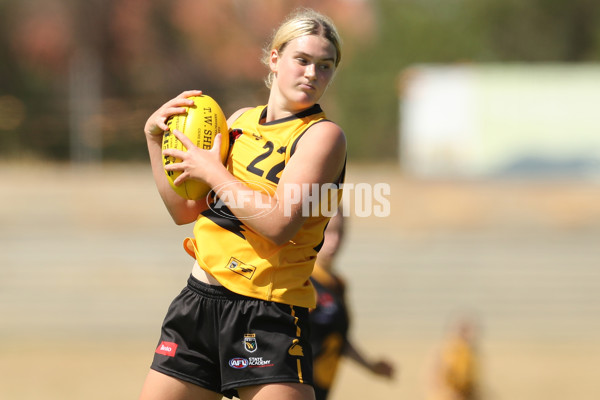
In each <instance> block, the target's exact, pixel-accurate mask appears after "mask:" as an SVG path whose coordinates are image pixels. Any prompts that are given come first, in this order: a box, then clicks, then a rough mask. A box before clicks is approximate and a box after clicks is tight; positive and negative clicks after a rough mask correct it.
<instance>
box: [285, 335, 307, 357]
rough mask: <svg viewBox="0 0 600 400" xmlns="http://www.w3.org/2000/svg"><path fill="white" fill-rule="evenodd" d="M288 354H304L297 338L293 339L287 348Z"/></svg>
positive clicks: (301, 355)
mask: <svg viewBox="0 0 600 400" xmlns="http://www.w3.org/2000/svg"><path fill="white" fill-rule="evenodd" d="M288 354H289V355H290V356H298V357H303V356H304V350H303V349H302V346H301V345H300V341H299V340H298V339H294V341H293V342H292V345H291V346H290V348H289V349H288Z"/></svg>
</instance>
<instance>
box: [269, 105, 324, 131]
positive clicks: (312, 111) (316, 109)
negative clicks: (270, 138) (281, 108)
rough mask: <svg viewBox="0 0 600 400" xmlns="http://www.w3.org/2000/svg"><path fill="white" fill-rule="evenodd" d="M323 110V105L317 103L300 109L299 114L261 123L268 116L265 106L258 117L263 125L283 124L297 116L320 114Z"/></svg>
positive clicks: (299, 117)
mask: <svg viewBox="0 0 600 400" xmlns="http://www.w3.org/2000/svg"><path fill="white" fill-rule="evenodd" d="M322 112H323V110H322V109H321V106H320V105H318V104H315V105H314V106H312V107H310V108H307V109H306V110H304V111H300V112H299V113H298V114H294V115H290V116H288V117H284V118H280V119H276V120H275V121H270V122H265V123H264V124H261V123H260V121H262V120H263V119H265V118H267V107H265V108H264V109H263V110H262V112H261V113H260V117H259V118H258V121H259V124H260V125H263V126H268V125H275V124H281V123H283V122H288V121H292V120H294V119H296V118H298V119H301V118H306V117H308V116H311V115H313V114H319V113H322Z"/></svg>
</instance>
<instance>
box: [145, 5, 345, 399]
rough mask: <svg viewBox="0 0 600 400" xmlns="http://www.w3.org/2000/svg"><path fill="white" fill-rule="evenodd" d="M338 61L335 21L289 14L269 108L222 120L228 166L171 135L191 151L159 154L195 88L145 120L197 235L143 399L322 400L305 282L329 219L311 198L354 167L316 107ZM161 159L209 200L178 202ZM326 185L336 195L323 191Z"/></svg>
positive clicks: (189, 242)
mask: <svg viewBox="0 0 600 400" xmlns="http://www.w3.org/2000/svg"><path fill="white" fill-rule="evenodd" d="M340 60H341V48H340V38H339V35H338V33H337V30H336V28H335V27H334V25H333V24H332V23H331V21H330V20H329V19H328V18H326V17H324V16H323V15H321V14H318V13H316V12H314V11H312V10H302V11H300V12H298V13H295V14H294V15H292V16H291V17H289V18H288V19H287V20H286V21H285V22H284V23H283V24H282V25H281V26H280V27H279V28H278V30H277V31H276V32H275V34H274V36H273V39H272V42H271V43H270V45H269V46H268V48H267V49H266V51H265V58H264V62H265V63H266V65H267V66H268V68H269V71H270V73H269V77H268V78H267V79H266V83H267V86H268V87H269V88H270V94H269V98H268V102H267V104H266V105H261V106H258V107H253V108H243V109H241V110H238V111H237V112H235V113H233V115H232V116H231V117H230V118H229V119H228V126H229V134H230V140H231V144H230V152H229V156H228V159H227V162H226V165H225V166H224V165H223V164H222V163H221V161H220V159H219V148H220V138H219V136H217V138H216V139H215V145H214V147H213V149H212V150H203V149H200V148H198V147H196V146H194V145H193V144H192V143H191V142H190V141H189V140H188V139H187V138H186V137H185V136H184V135H183V134H182V133H181V132H178V131H174V132H173V134H175V135H176V136H177V137H178V138H179V139H180V140H181V141H182V142H183V144H184V145H185V146H186V148H187V152H182V151H178V150H173V149H171V150H165V151H164V152H163V151H162V149H161V141H162V139H163V133H164V131H166V130H167V129H168V127H167V125H166V123H165V121H166V120H167V119H168V118H169V117H170V116H172V115H177V114H183V113H185V112H186V107H188V106H191V105H192V104H193V102H192V100H191V99H190V97H191V96H197V95H200V94H201V92H200V91H196V90H191V91H187V92H184V93H182V94H180V95H179V96H177V97H176V98H174V99H172V100H170V101H168V102H166V103H165V104H164V105H163V106H162V107H160V108H159V109H158V110H157V111H156V112H155V113H154V114H152V115H151V116H150V118H149V119H148V121H147V122H146V126H145V129H144V130H145V135H146V139H147V143H148V151H149V154H150V160H151V165H152V170H153V175H154V180H155V181H156V185H157V188H158V191H159V193H160V195H161V197H162V199H163V201H164V203H165V206H166V208H167V210H168V211H169V213H170V214H171V216H172V218H173V220H174V221H175V223H177V224H187V223H191V222H195V225H194V230H193V233H194V237H193V238H188V239H186V240H185V242H184V247H185V248H186V250H187V251H188V252H189V253H190V255H192V256H193V257H194V258H195V263H194V265H193V267H192V273H191V275H190V278H189V280H188V284H187V286H186V287H185V288H184V289H183V291H182V292H181V293H180V295H179V296H177V297H176V298H175V300H174V301H173V303H172V304H171V306H170V308H169V310H168V312H167V315H166V317H165V320H164V322H163V326H162V329H161V337H160V339H159V342H158V346H157V348H156V351H155V354H154V360H153V363H152V366H151V370H150V371H149V373H148V376H147V378H146V381H145V383H144V386H143V388H142V393H141V397H140V398H141V399H143V400H150V399H161V400H163V399H220V398H221V397H222V396H226V397H232V396H237V397H239V398H240V399H242V400H249V399H254V400H260V399H277V400H279V399H288V400H296V399H314V391H313V388H312V357H311V349H310V342H309V336H308V334H309V332H308V309H309V308H310V307H314V306H315V299H316V296H315V290H314V288H313V286H312V284H311V283H310V280H309V277H310V274H311V271H312V269H313V265H314V261H315V258H316V255H317V252H318V250H319V247H320V245H321V243H322V241H323V231H324V230H325V226H326V225H327V222H328V220H329V217H328V216H327V214H329V213H328V212H323V211H322V210H323V207H319V206H320V205H323V204H317V203H319V202H320V203H323V201H321V200H323V199H325V203H336V202H335V199H339V198H340V197H341V196H340V193H339V191H340V190H341V189H338V188H340V187H341V185H339V184H340V183H341V182H342V179H343V176H344V170H345V158H346V139H345V136H344V133H343V132H342V130H341V129H340V127H339V126H338V125H336V124H335V123H333V122H331V121H329V120H327V119H326V117H325V114H324V112H323V111H322V109H321V108H320V106H319V105H318V103H317V102H318V101H319V99H320V98H321V96H322V95H323V93H324V92H325V90H326V88H327V86H328V85H329V83H330V82H331V80H332V78H333V76H334V73H335V71H336V68H337V67H338V64H339V63H340ZM163 156H171V157H178V158H180V159H181V160H182V161H181V162H180V163H176V164H170V165H168V166H167V167H165V168H164V169H166V170H168V171H181V175H180V176H179V177H178V178H177V179H176V180H175V184H181V183H182V182H184V181H185V180H190V179H193V180H198V181H200V182H204V183H206V184H207V185H209V186H210V187H211V188H212V193H211V194H209V196H208V197H207V198H206V199H204V198H203V199H198V200H185V199H183V198H181V197H179V196H178V195H177V194H176V193H175V192H174V191H173V190H172V189H171V188H170V186H169V183H168V181H167V179H166V175H165V171H164V170H163V165H162V157H163ZM323 187H328V188H330V189H332V188H333V189H332V190H329V191H328V192H327V194H326V195H325V196H323V195H322V194H320V193H319V191H320V189H321V188H323ZM223 199H229V200H230V201H229V202H224V201H222V200H223ZM231 199H238V200H240V199H241V200H240V201H231ZM311 202H312V205H315V204H316V205H317V207H315V209H312V208H311V207H308V206H307V204H308V205H310V204H309V203H311ZM326 205H327V204H326ZM331 205H332V204H328V206H331ZM333 205H334V206H336V205H337V203H336V204H333ZM326 208H327V207H326Z"/></svg>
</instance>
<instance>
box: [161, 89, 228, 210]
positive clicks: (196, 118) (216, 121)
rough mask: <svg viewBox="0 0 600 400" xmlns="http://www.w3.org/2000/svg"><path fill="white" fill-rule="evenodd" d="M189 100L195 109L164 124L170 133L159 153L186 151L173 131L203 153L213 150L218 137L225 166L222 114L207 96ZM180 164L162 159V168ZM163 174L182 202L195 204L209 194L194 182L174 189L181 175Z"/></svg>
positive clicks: (174, 159) (176, 172)
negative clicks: (182, 135)
mask: <svg viewBox="0 0 600 400" xmlns="http://www.w3.org/2000/svg"><path fill="white" fill-rule="evenodd" d="M190 99H192V100H194V105H193V106H192V107H188V109H187V112H186V113H185V114H180V115H173V116H172V117H170V118H169V119H168V120H167V125H168V126H169V130H168V131H166V132H165V134H164V136H163V142H162V149H163V150H165V149H177V150H182V151H187V150H186V148H185V146H184V145H183V143H181V141H180V140H179V139H177V137H176V136H175V135H174V134H173V133H172V132H173V130H175V129H177V130H178V131H181V132H183V134H184V135H185V136H187V137H188V138H189V139H190V140H191V141H192V143H194V144H195V145H196V146H198V147H199V148H201V149H205V150H210V149H212V147H213V143H214V141H215V137H216V136H217V134H218V133H220V134H221V162H223V164H225V162H226V161H227V153H228V151H229V133H228V130H227V119H226V118H225V114H224V113H223V110H221V107H220V106H219V104H218V103H217V102H216V101H215V100H214V99H213V98H212V97H210V96H206V95H201V96H194V97H190ZM180 161H181V159H179V158H176V157H172V156H163V166H166V165H168V164H173V163H178V162H180ZM165 173H166V174H167V179H168V180H169V183H170V184H171V187H172V188H173V190H175V192H176V193H177V194H178V195H180V196H181V197H183V198H185V199H190V200H196V199H199V198H201V197H204V196H206V195H207V194H208V192H209V191H210V187H208V186H207V185H205V184H204V183H202V182H198V181H195V180H186V181H185V182H183V183H182V184H181V185H179V186H175V184H173V181H175V179H177V177H178V176H179V175H180V174H181V172H179V171H167V170H165Z"/></svg>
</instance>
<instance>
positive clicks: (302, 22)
mask: <svg viewBox="0 0 600 400" xmlns="http://www.w3.org/2000/svg"><path fill="white" fill-rule="evenodd" d="M307 35H316V36H321V37H323V38H325V39H327V40H329V42H330V43H331V44H332V45H333V47H335V67H336V68H337V66H338V65H339V63H340V61H341V59H342V39H341V38H340V35H339V34H338V31H337V29H336V27H335V25H334V24H333V21H331V19H329V18H328V17H326V16H325V15H323V14H320V13H318V12H316V11H314V10H311V9H309V8H302V9H299V10H296V11H295V12H294V13H292V14H290V16H288V17H287V19H286V20H285V21H284V22H283V23H282V24H281V25H280V26H279V28H278V29H277V30H276V31H275V33H274V34H273V37H272V39H271V41H270V43H269V44H268V45H267V46H266V47H265V48H264V50H263V58H262V62H263V64H265V65H266V66H267V67H269V61H270V58H271V50H277V51H279V52H282V51H283V50H284V49H285V47H286V46H287V44H288V43H289V42H291V41H292V40H294V39H296V38H299V37H301V36H307ZM274 78H275V76H274V74H273V72H269V75H268V76H267V77H266V78H265V84H266V85H267V87H268V88H269V89H270V88H271V85H272V84H273V79H274Z"/></svg>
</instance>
